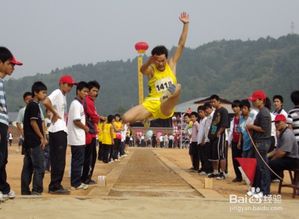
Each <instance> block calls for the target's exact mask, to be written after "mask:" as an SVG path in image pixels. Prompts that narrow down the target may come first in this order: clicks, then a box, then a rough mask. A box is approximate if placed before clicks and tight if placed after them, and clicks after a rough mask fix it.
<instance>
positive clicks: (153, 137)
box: [152, 133, 157, 148]
mask: <svg viewBox="0 0 299 219" xmlns="http://www.w3.org/2000/svg"><path fill="white" fill-rule="evenodd" d="M152 146H153V148H155V147H157V136H156V135H155V133H154V134H153V135H152Z"/></svg>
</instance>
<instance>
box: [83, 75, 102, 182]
mask: <svg viewBox="0 0 299 219" xmlns="http://www.w3.org/2000/svg"><path fill="white" fill-rule="evenodd" d="M88 88H89V92H88V95H87V96H86V98H85V101H84V103H83V106H84V112H85V115H86V125H87V126H88V128H89V131H88V133H86V147H85V157H84V167H83V173H82V182H83V183H85V184H87V185H91V184H95V183H96V182H95V181H94V180H93V179H92V174H93V170H94V166H95V163H96V160H97V148H96V146H97V139H96V135H97V124H98V122H99V120H100V116H99V114H98V113H97V109H96V107H95V103H94V102H95V100H96V98H97V97H98V94H99V92H100V84H99V83H98V82H97V81H89V82H88Z"/></svg>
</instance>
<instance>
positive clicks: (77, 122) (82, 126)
mask: <svg viewBox="0 0 299 219" xmlns="http://www.w3.org/2000/svg"><path fill="white" fill-rule="evenodd" d="M88 91H89V89H88V84H87V83H86V82H84V81H81V82H79V83H78V84H77V89H76V97H75V99H74V100H73V101H72V103H71V105H70V110H69V114H68V121H67V128H68V136H67V141H68V144H69V145H70V146H71V153H72V160H71V186H72V188H74V189H84V190H86V189H88V185H86V184H84V183H82V181H81V175H82V171H83V164H84V153H85V146H86V145H85V142H86V139H85V137H86V136H85V133H87V132H88V131H89V128H88V127H87V125H86V117H85V113H84V108H83V101H84V98H85V97H86V95H87V94H88Z"/></svg>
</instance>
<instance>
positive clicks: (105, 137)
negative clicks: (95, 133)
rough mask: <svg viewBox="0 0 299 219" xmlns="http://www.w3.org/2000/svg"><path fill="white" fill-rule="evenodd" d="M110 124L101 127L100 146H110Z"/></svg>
mask: <svg viewBox="0 0 299 219" xmlns="http://www.w3.org/2000/svg"><path fill="white" fill-rule="evenodd" d="M111 126H112V124H110V123H109V124H108V123H105V124H104V126H103V134H102V144H107V145H112V139H111V133H110V129H111Z"/></svg>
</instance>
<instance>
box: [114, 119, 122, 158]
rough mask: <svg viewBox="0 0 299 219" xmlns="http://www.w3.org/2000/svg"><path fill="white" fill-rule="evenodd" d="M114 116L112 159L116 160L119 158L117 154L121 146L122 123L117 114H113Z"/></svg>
mask: <svg viewBox="0 0 299 219" xmlns="http://www.w3.org/2000/svg"><path fill="white" fill-rule="evenodd" d="M114 118H115V121H114V123H113V128H114V132H115V138H114V150H113V159H114V160H115V161H117V160H118V158H119V157H118V154H119V153H120V147H121V131H122V130H123V124H122V122H121V119H120V115H119V114H115V116H114Z"/></svg>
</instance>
